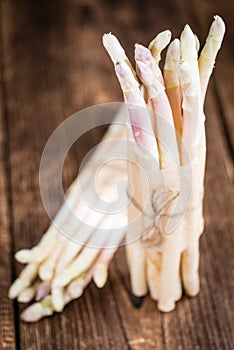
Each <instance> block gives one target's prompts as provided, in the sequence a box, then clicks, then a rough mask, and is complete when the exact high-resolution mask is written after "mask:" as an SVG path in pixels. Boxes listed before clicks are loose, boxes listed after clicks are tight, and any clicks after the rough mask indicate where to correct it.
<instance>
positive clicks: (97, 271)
mask: <svg viewBox="0 0 234 350" xmlns="http://www.w3.org/2000/svg"><path fill="white" fill-rule="evenodd" d="M107 277H108V270H107V266H106V265H105V264H103V263H97V264H96V265H95V267H94V272H93V280H94V283H95V284H96V286H97V287H98V288H103V287H104V285H105V284H106V281H107Z"/></svg>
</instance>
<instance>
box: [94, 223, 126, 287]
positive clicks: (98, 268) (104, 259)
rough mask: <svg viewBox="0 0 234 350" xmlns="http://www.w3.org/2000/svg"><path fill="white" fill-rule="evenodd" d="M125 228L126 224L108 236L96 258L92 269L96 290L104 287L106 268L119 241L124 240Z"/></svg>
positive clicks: (106, 275) (106, 274)
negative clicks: (104, 245)
mask: <svg viewBox="0 0 234 350" xmlns="http://www.w3.org/2000/svg"><path fill="white" fill-rule="evenodd" d="M126 226H127V218H126V224H125V225H124V226H123V227H122V228H121V229H118V230H116V232H115V233H113V234H112V235H110V237H109V238H108V240H107V242H106V247H104V248H103V249H102V251H101V253H100V255H99V256H98V258H97V260H96V262H95V264H94V267H93V280H94V283H95V284H96V286H97V287H98V288H102V287H104V285H105V283H106V281H107V277H108V268H109V264H110V262H111V260H112V259H113V256H114V254H115V252H116V251H117V249H118V247H119V245H120V243H121V241H122V240H123V238H124V235H125V231H126Z"/></svg>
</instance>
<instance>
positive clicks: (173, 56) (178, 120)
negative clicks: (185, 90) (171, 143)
mask: <svg viewBox="0 0 234 350" xmlns="http://www.w3.org/2000/svg"><path fill="white" fill-rule="evenodd" d="M179 61H180V41H179V39H175V40H173V41H172V42H171V44H170V45H169V46H168V49H167V54H166V59H165V65H164V80H165V86H166V93H167V96H168V99H169V102H170V105H171V110H172V114H173V118H174V124H175V128H176V131H177V135H178V137H177V143H178V148H179V150H180V137H181V135H182V110H181V103H182V94H181V89H180V82H179V73H178V63H179Z"/></svg>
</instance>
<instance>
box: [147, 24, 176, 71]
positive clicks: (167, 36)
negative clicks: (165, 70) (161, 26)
mask: <svg viewBox="0 0 234 350" xmlns="http://www.w3.org/2000/svg"><path fill="white" fill-rule="evenodd" d="M170 40H171V32H170V30H164V31H163V32H161V33H159V34H158V35H157V36H156V38H155V39H153V40H152V41H151V42H150V44H149V49H150V51H151V52H152V55H153V57H154V59H155V61H156V63H157V64H159V62H160V60H161V52H162V51H163V50H164V49H165V47H166V46H167V45H168V44H169V42H170Z"/></svg>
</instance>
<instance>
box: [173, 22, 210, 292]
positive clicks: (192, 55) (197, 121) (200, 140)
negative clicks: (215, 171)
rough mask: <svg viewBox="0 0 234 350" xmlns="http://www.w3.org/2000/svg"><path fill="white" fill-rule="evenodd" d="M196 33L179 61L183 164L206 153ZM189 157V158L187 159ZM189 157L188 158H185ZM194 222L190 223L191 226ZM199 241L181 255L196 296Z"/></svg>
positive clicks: (185, 36)
mask: <svg viewBox="0 0 234 350" xmlns="http://www.w3.org/2000/svg"><path fill="white" fill-rule="evenodd" d="M192 37H193V38H194V35H193V33H192V31H191V29H190V28H189V27H188V26H186V27H185V29H184V32H183V33H182V35H181V41H182V42H181V55H182V58H183V59H184V60H185V62H183V63H182V64H180V68H179V70H180V82H181V86H182V90H183V105H182V108H183V117H184V118H183V132H182V141H183V146H182V150H181V153H182V164H186V163H188V162H189V161H194V160H195V159H196V158H197V157H200V154H201V152H202V153H204V152H205V147H206V146H205V144H206V140H205V125H204V121H205V118H204V114H203V110H202V108H203V102H202V96H201V83H200V76H199V68H198V62H197V50H196V43H195V41H193V40H192ZM187 156H188V157H189V159H188V158H187ZM186 158H187V159H186ZM202 159H203V157H202V158H201V166H200V171H201V176H203V172H204V164H202ZM192 225H193V223H191V226H192ZM198 264H199V241H197V242H195V243H194V244H193V245H192V246H190V247H189V248H187V249H185V251H184V252H183V253H182V257H181V265H182V268H181V271H182V280H183V285H184V288H185V290H186V293H187V294H188V295H191V296H192V295H196V294H197V293H198V292H199V275H198Z"/></svg>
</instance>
